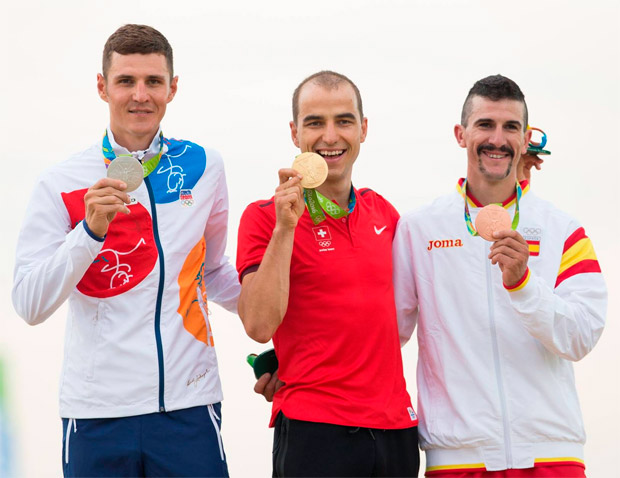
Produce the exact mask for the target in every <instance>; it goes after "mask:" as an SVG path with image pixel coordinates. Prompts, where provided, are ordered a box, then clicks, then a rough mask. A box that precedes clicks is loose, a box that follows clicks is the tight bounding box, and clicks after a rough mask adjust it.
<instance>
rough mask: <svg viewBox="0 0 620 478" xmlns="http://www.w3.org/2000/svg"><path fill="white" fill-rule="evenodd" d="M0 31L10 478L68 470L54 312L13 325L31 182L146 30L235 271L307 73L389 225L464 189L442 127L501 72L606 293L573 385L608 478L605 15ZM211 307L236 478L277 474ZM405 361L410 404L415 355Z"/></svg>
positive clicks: (103, 110)
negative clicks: (208, 176) (253, 206)
mask: <svg viewBox="0 0 620 478" xmlns="http://www.w3.org/2000/svg"><path fill="white" fill-rule="evenodd" d="M0 22H1V23H0V44H1V45H2V62H1V64H2V68H3V71H2V74H1V75H0V92H1V93H0V121H1V124H0V135H1V136H0V139H1V144H2V152H3V153H2V158H1V161H2V162H1V164H2V168H3V169H2V171H3V174H2V183H3V185H4V186H3V187H2V188H1V190H0V204H2V234H1V235H0V236H1V237H0V356H1V357H2V360H3V361H4V363H5V365H6V367H7V369H8V374H9V377H8V387H7V388H8V404H7V409H8V411H9V418H10V421H11V422H10V426H11V433H12V436H13V438H14V439H13V446H14V448H15V451H16V460H15V462H16V463H15V475H16V476H28V477H47V476H59V475H60V474H61V456H60V454H61V452H60V450H61V436H62V432H61V426H60V420H59V418H58V410H57V390H58V376H59V371H60V366H61V359H62V343H63V330H64V322H65V313H66V309H65V308H64V307H63V308H61V309H60V310H59V311H58V312H57V313H56V314H55V315H54V316H52V317H51V318H50V319H49V320H48V321H47V322H46V323H44V324H42V325H39V326H37V327H34V328H30V327H29V326H27V325H26V324H25V323H24V322H23V321H22V320H21V319H20V318H19V317H18V316H17V315H16V314H15V312H14V311H13V308H12V305H11V301H10V289H11V285H12V268H13V261H14V250H15V245H16V244H15V242H16V237H17V233H18V230H19V227H20V224H21V220H22V217H23V213H24V209H25V205H26V201H27V199H28V197H29V195H30V191H31V188H32V185H33V183H34V180H35V178H36V176H37V175H38V174H39V173H40V172H41V171H42V170H43V169H45V168H47V167H49V166H51V165H53V164H55V163H57V162H59V161H61V160H63V159H64V158H66V157H67V156H68V155H69V154H71V153H73V152H76V151H79V150H81V149H83V148H85V147H87V146H88V145H90V144H92V143H94V142H95V141H96V140H98V139H99V137H100V136H101V134H102V131H103V129H104V127H105V126H106V125H107V122H108V119H107V118H108V113H107V105H106V104H105V103H103V102H102V101H101V100H100V99H99V98H98V96H97V94H96V89H95V79H96V73H97V72H99V71H100V69H101V52H102V49H103V44H104V43H105V41H106V39H107V37H108V36H109V35H110V34H111V33H112V32H113V31H114V30H115V29H116V28H117V27H119V26H120V25H122V24H124V23H146V24H150V25H152V26H154V27H156V28H158V29H159V30H161V31H162V33H164V35H166V36H167V38H168V39H169V41H170V42H171V44H172V46H173V48H174V53H175V73H176V74H178V75H179V77H180V80H179V91H178V94H177V96H176V98H175V100H174V101H173V103H171V105H170V106H169V109H168V114H167V116H166V118H165V119H164V123H163V130H164V132H165V134H166V135H167V136H175V137H181V138H187V139H191V140H193V141H196V142H198V143H202V144H204V145H209V146H212V147H215V148H217V149H219V150H220V151H221V153H222V154H223V157H224V160H225V164H226V168H227V175H228V185H229V193H230V198H231V201H230V237H229V247H228V253H229V255H230V256H231V257H232V258H233V259H234V256H235V252H236V230H237V225H238V221H239V217H240V215H241V213H242V211H243V209H244V207H245V206H246V205H247V204H248V203H249V202H251V201H253V200H256V199H258V198H267V197H270V196H271V194H272V193H273V189H274V188H275V186H276V183H277V169H278V168H280V167H284V166H288V165H289V164H290V163H291V162H292V159H293V156H294V155H295V153H296V151H295V148H294V146H293V144H292V143H291V141H290V135H289V128H288V121H289V120H290V117H291V113H290V97H291V94H292V91H293V89H294V88H295V86H296V85H297V84H298V83H299V82H300V81H301V80H302V79H303V78H304V77H306V76H307V75H309V74H311V73H314V72H315V71H318V70H320V69H334V70H336V71H339V72H342V73H344V74H346V75H348V76H350V77H351V78H352V79H353V80H354V81H355V82H356V83H357V84H358V86H359V88H360V90H361V92H362V96H363V99H364V109H365V113H366V115H367V117H368V118H369V133H368V138H367V141H366V143H365V144H364V145H363V146H362V151H361V154H360V157H359V158H358V161H357V164H356V167H355V172H354V184H355V185H356V186H358V187H361V186H368V187H372V188H373V189H375V190H377V191H379V192H380V193H382V194H383V195H384V196H386V197H387V198H388V199H389V200H390V201H392V202H393V204H394V205H395V206H396V207H397V208H398V209H399V210H400V211H402V212H404V211H406V210H408V209H411V208H413V207H416V206H418V205H421V204H423V203H425V202H428V201H429V200H431V199H432V198H433V197H435V196H437V195H440V194H443V193H445V192H447V191H451V190H452V188H453V187H454V185H455V182H456V180H457V178H458V177H460V176H462V175H463V174H464V172H465V163H466V159H465V151H464V150H462V149H460V148H459V147H458V146H457V144H456V142H455V140H454V138H453V135H452V128H453V126H454V124H455V123H456V122H458V121H459V118H460V110H461V105H462V102H463V100H464V98H465V95H466V93H467V91H468V90H469V88H470V87H471V85H472V84H473V83H474V82H475V81H476V80H478V79H479V78H482V77H484V76H487V75H490V74H495V73H502V74H504V75H506V76H508V77H511V78H512V79H514V80H515V81H517V83H519V85H520V86H521V88H522V89H523V91H524V93H525V95H526V99H527V102H528V105H529V109H530V123H531V124H532V125H533V126H538V127H542V128H543V129H545V131H546V132H547V133H548V135H549V144H548V147H549V149H550V150H551V151H552V152H553V154H552V155H551V156H550V157H549V158H548V159H547V160H546V162H545V164H544V170H543V171H542V172H540V173H538V172H535V173H534V178H533V188H534V189H535V190H536V192H537V193H538V194H539V195H540V196H543V197H546V198H548V199H551V200H552V201H553V202H554V203H556V204H557V205H560V206H561V207H562V208H563V209H565V210H567V211H569V212H571V213H572V214H573V215H575V216H576V217H578V218H579V219H580V220H581V221H582V223H583V224H584V225H585V228H586V231H587V233H588V234H589V235H590V237H591V238H592V240H593V242H594V245H595V248H596V251H597V254H598V258H599V261H600V263H601V265H602V268H603V271H604V273H605V277H606V279H607V283H608V287H609V290H610V305H609V313H608V326H607V329H606V331H605V333H604V334H603V337H602V339H601V340H600V342H599V344H598V345H597V347H596V348H595V349H594V351H593V352H592V353H591V354H590V355H589V356H587V357H586V358H585V359H584V360H582V361H581V362H580V363H577V364H576V366H575V370H576V376H577V382H578V387H579V393H580V398H581V404H582V409H583V415H584V419H585V423H586V430H587V432H588V443H587V446H586V461H587V465H588V472H589V476H590V478H608V477H613V476H619V473H618V465H617V463H618V460H619V459H618V456H619V452H620V446H619V439H618V430H619V429H620V421H619V420H618V413H617V406H618V404H619V403H620V394H619V383H618V379H619V373H618V362H619V359H618V349H619V348H620V334H619V326H618V323H617V317H618V315H619V314H618V313H619V312H620V302H619V300H618V291H619V289H618V284H619V281H620V277H619V274H618V266H619V265H620V263H619V260H618V259H619V254H618V235H619V232H620V231H619V228H618V198H617V193H616V186H615V184H616V183H617V182H618V172H619V171H618V169H619V168H618V161H619V160H620V155H619V148H618V139H619V136H620V94H619V90H620V35H619V31H620V6H619V3H618V2H617V1H611V0H610V1H602V0H601V1H592V0H591V1H588V2H579V3H577V2H568V1H566V0H563V1H543V0H538V1H530V0H525V1H520V2H514V1H513V2H509V1H498V0H479V1H458V0H452V1H448V0H432V1H431V0H428V1H424V0H406V1H370V0H354V1H348V0H346V1H336V0H331V1H326V0H313V1H311V2H310V1H307V2H294V1H290V0H289V1H263V2H258V1H250V0H247V1H233V0H229V1H227V2H226V3H224V2H211V1H194V2H191V1H176V2H164V1H161V0H149V1H144V0H142V1H138V0H135V1H129V0H122V1H107V2H93V1H84V0H81V1H77V0H76V1H56V2H47V1H32V0H24V1H20V2H6V3H5V4H4V5H3V13H2V15H1V18H0ZM213 310H214V312H213V315H212V318H211V321H212V326H213V328H214V332H215V338H216V348H217V351H218V356H219V361H220V364H221V374H222V381H223V387H224V394H225V400H224V409H223V413H224V417H223V418H224V430H223V434H224V440H225V448H226V451H227V455H228V461H229V468H230V472H231V475H233V476H237V477H262V476H270V473H271V471H270V459H271V456H270V451H271V430H268V429H267V420H268V416H269V406H268V405H267V404H266V403H265V402H264V401H263V400H262V398H261V397H259V396H257V395H255V394H254V393H253V392H252V386H253V383H254V380H253V376H252V373H251V370H250V368H249V366H248V365H247V364H246V363H245V356H246V355H247V354H248V353H250V352H260V351H262V350H264V349H265V348H266V347H265V346H261V345H259V344H256V343H253V342H252V341H251V340H250V339H248V338H247V337H246V336H245V334H244V332H243V329H242V327H241V324H240V321H239V319H238V318H237V317H236V316H233V315H231V314H228V313H226V312H224V311H223V310H222V309H220V308H217V307H214V308H213ZM317 313H320V309H319V310H318V311H317ZM403 353H404V361H405V372H406V378H407V382H408V387H409V391H410V393H411V394H412V396H415V361H416V354H417V350H416V347H415V344H414V343H410V344H408V345H407V346H406V347H405V348H404V349H403ZM377 387H381V383H380V382H379V383H377Z"/></svg>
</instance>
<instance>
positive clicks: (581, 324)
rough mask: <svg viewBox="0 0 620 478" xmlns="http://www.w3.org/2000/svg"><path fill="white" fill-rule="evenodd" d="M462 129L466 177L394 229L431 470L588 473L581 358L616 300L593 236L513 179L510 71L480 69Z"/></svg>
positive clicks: (522, 125)
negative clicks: (414, 339) (485, 225)
mask: <svg viewBox="0 0 620 478" xmlns="http://www.w3.org/2000/svg"><path fill="white" fill-rule="evenodd" d="M454 132H455V136H456V139H457V142H458V144H459V145H460V146H461V147H462V148H465V149H466V150H467V177H466V178H464V179H461V180H460V181H459V182H458V184H457V187H456V190H455V191H454V192H453V193H452V194H449V195H446V196H443V197H440V198H439V199H437V200H436V201H434V202H433V203H432V204H430V205H429V206H426V207H423V208H421V209H419V210H417V211H414V212H412V213H410V214H408V215H405V216H403V217H402V218H401V221H400V222H399V226H398V229H397V233H396V236H395V239H394V282H395V284H394V285H395V294H396V305H397V309H398V320H399V331H400V335H401V343H405V342H406V341H407V340H409V338H410V337H411V334H412V333H413V330H414V328H415V327H416V325H417V327H418V330H417V334H418V344H419V361H418V367H417V381H418V392H419V403H418V411H419V416H420V426H419V428H420V445H421V448H422V449H423V450H425V451H426V458H427V469H426V474H427V476H437V477H442V478H445V477H450V478H452V477H457V476H458V477H468V478H470V477H471V478H474V477H491V476H501V477H507V478H512V477H558V478H559V477H562V478H567V477H571V478H572V477H584V476H585V474H584V461H583V458H584V457H583V444H584V441H585V433H584V430H583V422H582V418H581V412H580V409H579V403H578V399H577V393H576V388H575V381H574V376H573V369H572V362H573V361H577V360H580V359H581V358H583V357H584V356H585V355H586V354H587V353H588V352H589V351H590V350H592V348H593V347H594V345H595V344H596V342H597V340H598V339H599V337H600V335H601V333H602V330H603V326H604V320H605V312H606V304H607V293H606V288H605V283H604V281H603V277H602V275H601V272H600V267H599V265H598V262H597V259H596V255H595V253H594V250H593V247H592V244H591V242H590V239H589V238H588V236H587V235H586V234H585V231H584V229H583V228H582V227H581V226H580V225H579V224H578V223H577V222H576V221H575V220H574V219H573V218H571V217H570V216H569V215H567V214H565V213H564V212H561V211H560V210H558V209H557V208H555V207H554V206H553V205H551V204H550V203H548V202H546V201H543V200H542V199H540V198H538V197H536V196H535V195H534V194H533V193H532V192H531V191H530V189H529V184H528V182H527V181H521V182H518V181H517V167H516V166H517V164H518V161H519V159H520V156H521V155H522V154H524V153H525V152H526V150H527V146H528V142H529V138H530V132H529V131H528V130H527V107H526V104H525V98H524V96H523V94H522V92H521V90H520V89H519V87H518V86H517V85H516V84H515V83H514V82H513V81H512V80H510V79H508V78H505V77H503V76H501V75H496V76H491V77H488V78H484V79H482V80H480V81H478V82H477V83H476V84H475V85H474V86H473V88H472V89H471V90H470V92H469V95H468V96H467V99H466V101H465V104H464V106H463V112H462V117H461V123H460V124H458V125H457V126H455V129H454ZM489 204H499V205H501V206H503V208H504V209H505V210H506V211H507V212H508V213H509V214H510V220H511V222H512V227H511V228H510V229H503V230H499V231H497V232H495V233H494V236H493V241H492V242H491V241H486V240H484V239H482V238H481V237H479V236H478V233H477V230H476V227H475V219H476V217H477V215H478V213H479V212H480V210H481V209H482V208H483V207H484V206H486V205H489ZM500 473H501V474H500Z"/></svg>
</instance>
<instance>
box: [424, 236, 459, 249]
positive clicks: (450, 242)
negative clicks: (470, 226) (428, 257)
mask: <svg viewBox="0 0 620 478" xmlns="http://www.w3.org/2000/svg"><path fill="white" fill-rule="evenodd" d="M450 247H463V241H461V240H460V239H438V240H436V241H428V247H427V248H426V250H427V251H432V250H433V249H446V248H450Z"/></svg>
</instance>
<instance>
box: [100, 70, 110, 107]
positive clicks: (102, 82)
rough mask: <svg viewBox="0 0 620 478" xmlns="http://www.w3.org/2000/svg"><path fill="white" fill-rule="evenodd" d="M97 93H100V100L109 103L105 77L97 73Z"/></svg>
mask: <svg viewBox="0 0 620 478" xmlns="http://www.w3.org/2000/svg"><path fill="white" fill-rule="evenodd" d="M97 93H99V98H101V99H102V100H103V101H105V102H106V103H107V102H108V94H107V92H106V81H105V77H104V76H103V75H102V74H101V73H97Z"/></svg>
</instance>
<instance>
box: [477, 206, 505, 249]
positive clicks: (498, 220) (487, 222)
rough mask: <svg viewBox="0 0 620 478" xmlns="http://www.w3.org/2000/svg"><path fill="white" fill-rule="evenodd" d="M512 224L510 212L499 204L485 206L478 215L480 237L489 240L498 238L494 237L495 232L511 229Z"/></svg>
mask: <svg viewBox="0 0 620 478" xmlns="http://www.w3.org/2000/svg"><path fill="white" fill-rule="evenodd" d="M511 225H512V221H511V220H510V214H508V211H506V210H505V209H504V208H503V207H501V206H498V205H497V204H489V205H488V206H484V207H483V208H482V209H481V210H480V212H479V213H478V216H476V230H477V231H478V234H479V235H480V237H482V238H483V239H486V240H487V241H491V242H494V241H495V240H496V239H495V238H494V237H493V233H494V232H495V231H501V230H504V229H511Z"/></svg>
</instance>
